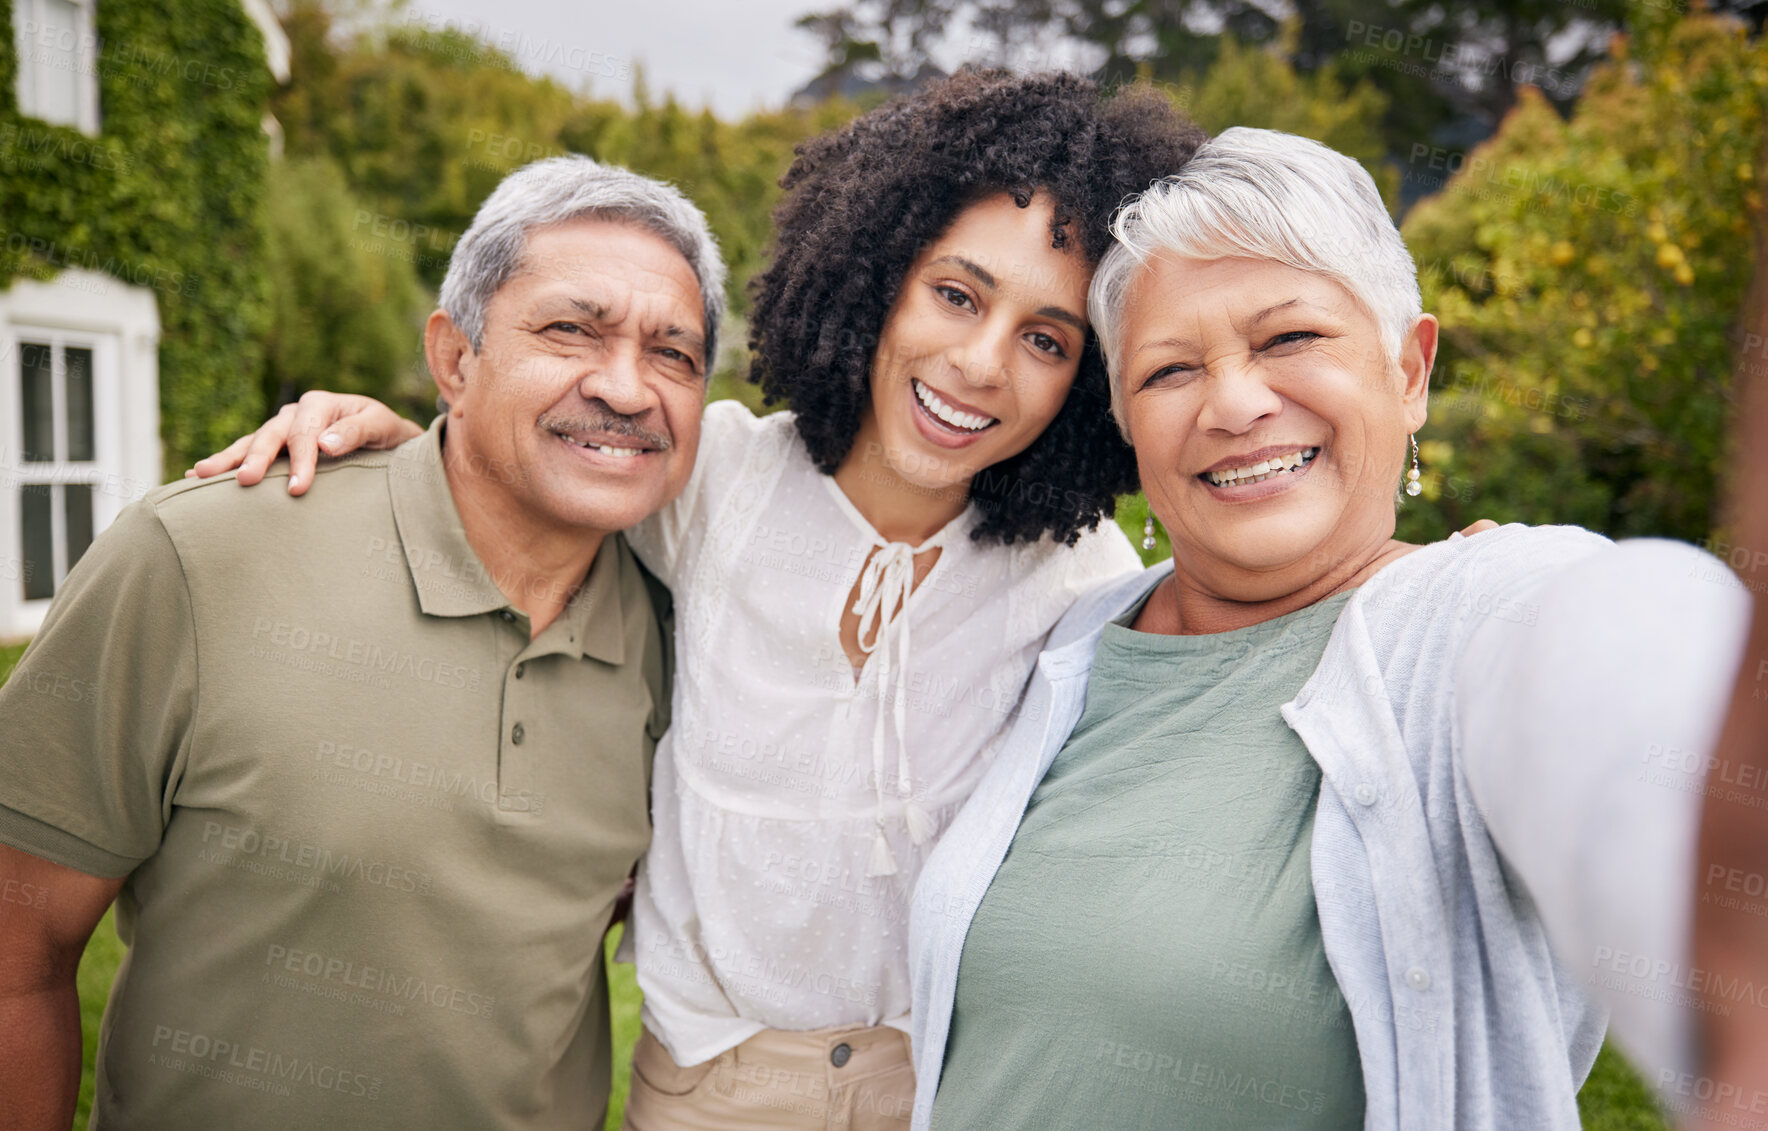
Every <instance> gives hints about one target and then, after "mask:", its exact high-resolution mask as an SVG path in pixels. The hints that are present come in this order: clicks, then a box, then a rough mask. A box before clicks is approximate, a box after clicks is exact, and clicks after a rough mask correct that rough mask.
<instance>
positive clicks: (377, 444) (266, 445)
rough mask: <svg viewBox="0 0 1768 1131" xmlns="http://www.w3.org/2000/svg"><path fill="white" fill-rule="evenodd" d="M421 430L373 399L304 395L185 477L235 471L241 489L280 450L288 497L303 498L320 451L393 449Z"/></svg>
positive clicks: (254, 479)
mask: <svg viewBox="0 0 1768 1131" xmlns="http://www.w3.org/2000/svg"><path fill="white" fill-rule="evenodd" d="M422 431H423V429H422V428H421V427H419V426H418V425H416V424H413V423H412V422H411V421H409V420H406V419H405V418H404V417H402V416H400V415H399V414H398V413H396V412H394V411H393V410H392V409H390V408H388V407H387V406H386V405H384V404H382V403H381V402H380V401H377V400H375V399H374V398H373V397H363V396H357V395H355V394H353V393H327V392H323V391H321V390H317V389H316V390H314V391H313V392H310V393H304V394H302V396H301V399H300V400H299V401H297V402H295V403H294V404H286V405H283V406H282V410H281V411H280V412H278V413H277V414H276V415H275V416H273V417H271V418H270V419H269V420H267V421H265V422H264V426H263V427H261V428H259V429H258V430H257V431H256V432H253V433H251V434H249V435H246V436H241V437H240V438H239V439H237V440H235V441H234V442H233V443H231V444H229V445H227V446H226V447H225V448H222V449H221V450H220V451H218V452H216V453H215V454H214V455H212V456H209V457H208V458H207V459H200V460H198V461H197V462H196V466H195V467H193V468H191V469H190V470H189V471H187V472H185V473H184V477H185V478H186V479H190V478H198V479H207V478H209V477H210V476H212V475H220V474H222V473H223V472H228V471H232V470H233V469H234V468H236V467H237V468H238V469H239V475H238V476H237V477H236V478H237V479H238V481H239V485H240V486H241V487H250V486H252V485H253V484H255V483H257V482H258V481H259V480H261V479H263V478H264V473H265V472H266V471H268V470H269V469H270V465H271V464H272V463H274V462H276V457H277V456H279V455H281V454H282V450H283V448H285V447H286V448H287V449H288V454H289V494H291V495H304V494H306V493H307V488H308V487H311V486H312V485H313V474H314V470H315V469H316V468H317V467H318V466H319V456H320V453H322V452H323V453H324V454H325V455H328V456H341V455H345V454H346V453H349V452H353V451H356V450H357V449H358V448H371V449H373V448H396V447H398V446H399V445H400V444H403V443H404V442H405V441H407V440H409V439H411V438H412V437H413V436H416V435H418V434H419V433H421V432H422Z"/></svg>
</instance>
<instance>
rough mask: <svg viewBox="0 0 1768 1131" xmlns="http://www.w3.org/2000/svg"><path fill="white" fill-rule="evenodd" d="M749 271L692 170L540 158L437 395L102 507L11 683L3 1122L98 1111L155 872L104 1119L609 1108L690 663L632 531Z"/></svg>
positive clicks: (210, 1120) (559, 1118)
mask: <svg viewBox="0 0 1768 1131" xmlns="http://www.w3.org/2000/svg"><path fill="white" fill-rule="evenodd" d="M723 276H724V268H723V265H722V263H721V261H720V259H719V256H718V251H717V248H716V246H715V245H714V243H713V240H712V238H711V236H710V234H709V233H708V231H707V229H706V224H705V219H704V217H703V216H702V215H701V214H700V213H699V211H698V210H697V209H695V208H694V207H693V205H692V204H690V203H689V202H688V201H687V200H686V199H685V198H684V197H682V196H681V195H680V194H679V193H678V192H676V191H675V190H674V189H672V188H670V187H668V186H666V185H663V184H659V183H657V182H655V181H651V180H648V179H646V178H643V177H639V176H637V175H635V174H633V173H630V172H627V171H625V170H621V169H614V168H609V167H606V166H601V165H597V164H596V163H594V162H592V161H589V160H587V159H585V158H560V159H557V160H552V161H546V162H541V163H539V164H537V165H532V166H529V167H528V168H526V169H523V170H521V171H520V172H518V173H516V174H514V175H512V176H511V177H510V178H509V179H507V180H506V181H505V182H504V183H503V184H502V185H501V186H500V187H499V188H498V190H497V191H496V192H495V193H494V194H493V195H492V197H491V198H490V199H489V200H488V201H487V202H486V204H485V206H484V207H483V208H482V209H481V210H480V212H479V215H478V217H477V218H476V219H475V221H474V223H473V226H472V228H471V229H470V230H469V231H468V232H467V234H466V235H465V236H464V237H463V238H462V240H461V242H460V246H459V248H458V249H457V251H456V252H455V255H454V259H453V262H452V263H451V264H450V266H449V273H448V277H447V280H446V281H445V283H444V284H443V289H442V309H441V310H439V311H437V312H435V313H434V314H432V315H431V316H430V320H429V323H428V325H427V326H426V329H425V338H424V347H425V353H426V356H427V358H428V361H429V366H430V370H431V373H432V374H433V375H434V377H435V381H436V384H437V386H438V387H439V389H440V391H441V393H442V395H443V397H444V398H445V399H446V400H447V401H448V403H449V404H450V406H451V407H450V408H449V410H448V413H447V415H446V416H445V417H443V418H441V419H439V420H437V422H436V423H435V424H434V425H432V426H431V428H430V430H429V431H428V432H427V433H426V434H424V435H422V436H420V437H418V438H417V439H415V440H412V441H411V442H409V443H407V444H405V445H404V446H402V447H400V448H398V449H397V450H395V451H391V452H383V453H371V454H367V455H363V456H358V457H354V458H351V459H349V460H344V461H339V462H335V463H329V464H327V466H326V467H325V469H324V470H323V471H321V472H320V474H322V475H325V476H326V477H327V489H326V490H324V491H322V492H320V493H319V497H318V498H316V499H311V500H304V501H297V500H295V499H291V498H290V497H289V496H288V494H286V493H285V492H282V491H251V492H242V491H236V490H233V489H232V488H231V486H229V485H226V484H221V483H220V482H219V481H201V480H193V481H190V482H187V483H183V484H176V485H172V486H168V487H164V488H161V489H159V490H157V491H155V492H153V493H152V494H150V495H149V496H148V497H147V498H146V499H144V500H142V501H141V502H139V503H137V504H135V505H133V506H131V507H129V508H128V509H127V510H125V511H124V512H123V514H122V515H121V516H119V518H118V519H117V521H116V523H115V524H114V525H113V526H112V527H111V529H110V530H109V531H107V532H106V533H105V534H104V536H103V537H101V538H100V539H99V540H98V541H97V542H96V543H95V544H94V545H93V547H92V549H91V550H90V551H89V552H88V554H87V555H86V557H85V559H84V560H83V561H82V562H81V563H80V566H79V568H78V569H77V570H76V571H75V572H74V573H73V574H72V575H71V576H70V577H69V579H68V584H67V585H66V587H65V588H64V590H63V592H62V593H61V594H60V595H59V596H58V597H57V600H56V604H55V606H54V608H53V609H52V610H51V612H50V615H49V618H48V620H47V621H46V622H45V624H44V627H43V631H42V633H41V634H40V635H39V636H38V637H37V639H36V641H35V643H34V644H33V646H32V647H31V649H30V651H29V652H28V653H27V654H26V656H25V658H24V661H23V663H22V664H21V665H20V666H19V669H18V671H17V673H16V674H15V675H14V677H13V678H12V680H11V681H10V682H9V683H8V685H7V686H6V687H5V688H4V690H3V691H0V891H4V892H6V893H9V894H8V897H7V899H6V900H5V901H4V902H0V1097H4V1100H3V1102H0V1125H4V1126H5V1127H7V1128H25V1127H30V1128H37V1127H43V1128H50V1127H54V1128H65V1127H67V1126H68V1124H69V1122H70V1120H71V1116H72V1112H73V1107H74V1096H75V1090H76V1086H77V1083H78V1079H79V1059H80V1056H79V1053H80V1022H79V1010H78V1006H77V1001H76V997H75V990H74V972H75V968H76V965H77V963H78V961H79V957H80V954H81V951H82V949H83V947H84V945H85V942H86V940H87V938H88V937H89V936H90V934H91V932H92V930H93V927H94V925H95V924H96V923H97V922H98V920H99V918H100V917H101V916H102V915H103V913H104V911H105V908H106V907H108V906H110V905H111V903H112V901H113V900H115V902H116V907H117V926H118V931H119V933H120V934H121V935H122V937H123V939H124V940H125V941H126V942H128V943H129V944H130V954H129V959H128V961H127V963H126V964H125V965H124V967H123V969H122V970H121V972H120V973H119V974H118V976H117V980H116V984H115V987H114V988H113V990H112V994H111V1000H110V1006H109V1010H108V1012H107V1014H106V1016H105V1019H104V1026H103V1032H102V1036H101V1040H100V1046H99V1057H98V1087H97V1102H96V1105H95V1111H94V1121H93V1126H94V1127H126V1128H131V1129H137V1128H177V1129H187V1128H241V1127H252V1128H285V1127H286V1128H294V1127H301V1128H311V1127H319V1126H326V1125H329V1126H332V1127H337V1128H350V1127H394V1126H399V1127H422V1128H448V1127H461V1128H468V1127H471V1128H483V1127H493V1126H496V1127H521V1128H552V1127H559V1128H565V1127H569V1128H573V1129H578V1131H580V1129H582V1128H586V1127H591V1126H598V1125H599V1123H600V1121H601V1119H602V1113H603V1111H604V1109H605V1106H606V1102H607V1097H608V1084H609V1055H608V1046H609V1037H608V1021H607V999H606V987H605V985H604V980H603V978H604V976H603V966H602V959H601V946H600V942H601V937H602V934H603V931H604V929H605V928H606V926H607V924H608V921H609V917H610V914H611V911H612V908H613V906H614V901H615V897H616V895H617V893H618V891H619V889H620V887H621V884H622V882H623V881H624V880H625V879H626V877H627V875H628V874H629V873H630V872H631V870H632V868H633V865H634V863H635V861H636V860H637V859H638V857H639V855H640V853H642V852H643V851H644V849H645V846H646V844H647V842H648V840H649V837H650V826H649V820H648V815H647V801H646V794H647V786H648V781H649V776H650V760H651V752H652V748H653V745H654V743H655V741H656V738H657V737H658V735H659V734H660V733H661V731H662V729H663V728H664V726H665V724H666V713H667V705H668V701H669V694H668V679H669V663H668V660H669V658H668V655H667V652H666V648H667V644H668V640H669V632H668V629H667V627H666V625H663V624H660V623H659V622H660V618H661V617H662V616H663V615H664V614H665V613H666V605H665V604H664V602H665V601H666V597H665V596H664V595H663V593H662V591H661V590H660V589H657V588H655V587H654V583H652V582H650V581H649V580H648V578H647V577H646V575H645V574H643V572H642V571H641V570H640V568H639V567H638V565H637V564H636V563H635V561H634V559H633V557H632V555H631V553H630V551H629V550H628V549H627V547H626V545H625V544H624V541H623V540H622V538H621V537H620V536H619V535H618V533H617V532H618V531H620V530H621V529H623V528H624V527H627V526H629V525H630V524H632V523H634V522H636V521H638V520H639V519H641V518H643V517H644V516H646V515H648V514H650V513H652V512H654V511H656V510H657V509H658V508H660V507H661V506H663V504H665V503H666V502H668V501H669V500H670V499H671V498H673V497H674V496H675V495H676V494H677V493H678V492H679V491H680V490H681V488H682V486H683V485H684V484H685V482H686V481H687V478H688V475H689V473H690V471H691V469H692V465H693V460H694V453H695V448H696V444H697V441H698V437H699V426H700V408H701V404H702V400H703V396H704V385H705V378H706V373H707V369H708V366H709V363H710V361H711V359H712V357H713V351H714V346H715V342H714V335H715V332H716V329H717V326H718V320H719V315H720V313H721V310H722V305H723V298H722V295H723ZM75 688H78V689H79V692H78V694H75V693H73V690H72V689H75Z"/></svg>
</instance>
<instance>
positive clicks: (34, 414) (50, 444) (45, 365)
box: [19, 342, 55, 463]
mask: <svg viewBox="0 0 1768 1131" xmlns="http://www.w3.org/2000/svg"><path fill="white" fill-rule="evenodd" d="M19 359H20V368H19V392H20V395H21V396H22V398H23V400H24V405H23V409H24V411H23V412H22V413H21V414H20V415H21V417H22V419H23V420H24V432H25V462H26V463H49V462H51V461H52V460H54V459H55V375H54V371H53V370H52V369H51V364H52V359H53V357H52V354H51V353H50V350H49V347H48V346H46V345H44V344H42V343H40V342H21V343H19Z"/></svg>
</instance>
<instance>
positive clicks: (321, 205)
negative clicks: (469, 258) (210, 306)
mask: <svg viewBox="0 0 1768 1131" xmlns="http://www.w3.org/2000/svg"><path fill="white" fill-rule="evenodd" d="M267 213H268V229H269V239H268V245H269V246H268V249H267V250H268V255H267V257H266V259H267V267H268V274H269V277H270V290H271V326H270V332H269V335H268V336H267V338H266V339H265V343H264V382H263V384H264V401H265V405H266V407H267V408H273V407H274V406H276V405H280V404H285V403H287V402H288V401H291V400H294V399H295V398H296V397H298V396H300V394H301V393H303V392H305V391H306V390H308V389H314V388H322V389H332V390H336V391H338V392H344V393H365V394H367V395H369V396H371V397H378V398H380V399H382V400H386V401H391V402H394V403H400V402H407V401H410V400H411V399H412V398H413V397H414V396H415V397H416V398H417V399H418V400H419V401H420V402H421V401H423V400H427V399H428V394H429V387H428V382H427V381H424V380H422V379H421V378H420V374H421V373H422V355H421V353H420V351H419V340H420V335H421V333H422V328H423V318H424V315H425V314H427V313H428V312H429V310H430V296H429V294H428V293H427V292H426V291H425V290H424V288H423V286H422V285H421V284H420V283H419V282H418V279H417V273H416V268H415V263H414V261H415V259H416V258H417V257H418V256H419V255H420V254H421V253H420V251H419V250H418V245H416V244H414V243H413V242H412V241H411V240H410V238H409V236H410V225H408V224H405V223H404V222H403V221H399V222H392V223H385V224H377V223H375V222H374V221H373V220H372V219H366V218H368V217H370V216H371V214H370V213H369V211H368V210H367V209H366V208H364V207H363V205H362V203H361V202H360V201H358V200H356V198H355V197H354V196H352V195H351V193H350V189H349V186H348V185H347V184H346V183H345V182H344V178H343V175H342V174H341V173H339V172H338V170H337V167H336V166H334V165H333V164H332V163H331V162H330V161H329V160H328V159H325V158H296V159H292V160H289V161H286V162H284V163H283V164H282V165H281V166H279V167H278V169H277V170H276V173H275V175H274V177H273V179H272V182H271V188H270V196H269V201H268V203H267ZM400 237H405V238H400Z"/></svg>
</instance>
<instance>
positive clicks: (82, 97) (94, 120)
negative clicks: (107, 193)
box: [12, 0, 98, 137]
mask: <svg viewBox="0 0 1768 1131" xmlns="http://www.w3.org/2000/svg"><path fill="white" fill-rule="evenodd" d="M66 2H67V3H71V4H73V5H74V7H75V9H76V10H77V12H78V14H77V16H76V17H75V19H76V20H77V21H78V23H79V26H78V28H76V29H75V39H76V42H75V44H74V102H75V105H76V109H75V112H74V120H73V121H71V122H65V121H59V120H56V119H53V118H47V117H44V115H43V102H44V97H45V96H44V84H45V82H46V81H47V80H46V77H45V76H46V75H47V70H46V69H45V68H44V67H43V66H41V65H40V64H39V63H38V61H37V53H38V52H39V51H40V50H41V48H40V46H39V45H38V44H36V43H34V42H32V37H31V36H30V35H27V34H26V29H36V28H40V27H42V26H43V24H44V22H45V20H44V3H43V0H12V24H13V28H12V39H13V43H14V44H15V45H16V47H17V50H18V109H19V113H21V114H24V115H25V116H27V117H31V118H39V119H41V120H43V121H46V122H53V123H54V124H55V125H58V126H71V127H72V128H74V129H77V130H79V131H81V132H82V133H85V134H88V135H90V136H93V137H96V136H97V135H98V23H97V19H96V8H97V0H66Z"/></svg>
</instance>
